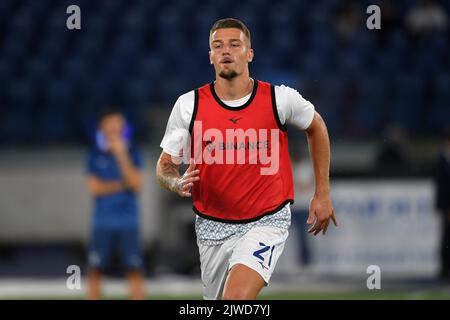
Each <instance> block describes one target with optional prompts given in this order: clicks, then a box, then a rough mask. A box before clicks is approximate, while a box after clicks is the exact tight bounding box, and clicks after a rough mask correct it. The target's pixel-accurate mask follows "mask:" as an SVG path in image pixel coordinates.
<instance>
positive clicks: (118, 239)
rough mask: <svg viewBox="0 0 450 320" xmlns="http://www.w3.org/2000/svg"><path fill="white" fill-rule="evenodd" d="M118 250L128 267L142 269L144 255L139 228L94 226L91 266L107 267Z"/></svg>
mask: <svg viewBox="0 0 450 320" xmlns="http://www.w3.org/2000/svg"><path fill="white" fill-rule="evenodd" d="M115 250H117V251H118V253H119V255H120V258H121V261H122V265H123V266H124V267H125V268H126V269H141V268H142V256H141V248H140V243H139V230H138V228H126V229H109V228H94V229H93V230H92V234H91V242H90V245H89V257H88V262H89V266H90V267H92V268H98V269H104V268H106V267H107V266H108V265H109V264H110V262H111V258H112V256H113V253H114V251H115Z"/></svg>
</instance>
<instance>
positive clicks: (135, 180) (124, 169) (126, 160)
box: [110, 139, 142, 192]
mask: <svg viewBox="0 0 450 320" xmlns="http://www.w3.org/2000/svg"><path fill="white" fill-rule="evenodd" d="M110 148H111V151H112V153H113V154H114V156H115V158H116V161H117V164H118V166H119V169H120V172H121V173H122V177H123V182H124V185H125V187H127V188H128V189H131V190H133V191H134V192H139V191H140V190H141V188H142V172H141V171H140V170H139V169H138V168H137V167H136V166H135V165H134V163H133V161H132V159H131V158H130V156H129V154H128V150H127V148H126V145H125V142H124V141H123V140H122V139H117V140H114V141H111V142H110Z"/></svg>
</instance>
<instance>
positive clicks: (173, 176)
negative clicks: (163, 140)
mask: <svg viewBox="0 0 450 320" xmlns="http://www.w3.org/2000/svg"><path fill="white" fill-rule="evenodd" d="M176 162H177V163H180V162H179V161H176ZM176 162H175V161H173V156H171V155H170V154H168V153H166V152H164V151H163V152H162V153H161V156H160V157H159V159H158V162H157V164H156V177H157V179H158V182H159V184H160V185H161V187H163V188H165V189H167V190H169V191H172V192H175V193H178V194H179V195H180V196H182V197H190V196H191V195H192V194H191V188H192V186H193V185H194V182H195V181H198V180H200V177H199V176H198V175H199V173H200V170H198V169H195V164H194V162H193V161H191V163H190V164H189V167H188V169H187V170H186V172H185V173H184V174H183V175H182V176H180V171H179V168H180V165H179V164H177V163H176Z"/></svg>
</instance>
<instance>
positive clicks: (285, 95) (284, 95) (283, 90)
mask: <svg viewBox="0 0 450 320" xmlns="http://www.w3.org/2000/svg"><path fill="white" fill-rule="evenodd" d="M274 88H275V96H276V98H280V99H289V98H290V97H292V96H295V95H299V94H300V93H299V92H298V91H297V90H296V89H294V88H291V87H289V86H286V85H284V84H282V85H275V86H274Z"/></svg>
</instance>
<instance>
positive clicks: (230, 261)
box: [156, 19, 337, 299]
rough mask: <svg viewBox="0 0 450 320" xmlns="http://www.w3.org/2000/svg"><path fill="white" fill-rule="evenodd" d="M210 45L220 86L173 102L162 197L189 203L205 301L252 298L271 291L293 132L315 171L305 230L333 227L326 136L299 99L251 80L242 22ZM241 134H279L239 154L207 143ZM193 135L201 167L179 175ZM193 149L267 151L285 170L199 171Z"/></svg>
mask: <svg viewBox="0 0 450 320" xmlns="http://www.w3.org/2000/svg"><path fill="white" fill-rule="evenodd" d="M209 40H210V52H209V57H210V63H211V64H212V65H213V66H214V69H215V73H216V75H215V78H216V79H215V82H213V83H210V84H207V85H204V86H202V87H201V88H199V89H196V90H193V91H190V92H188V93H186V94H184V95H182V96H180V97H179V99H178V100H177V102H176V103H175V106H174V108H173V110H172V113H171V115H170V118H169V121H168V124H167V128H166V133H165V136H164V138H163V140H162V142H161V147H162V149H163V152H162V154H161V156H160V158H159V160H158V164H157V168H156V170H157V177H158V180H159V182H160V184H161V185H162V186H163V187H165V188H166V189H168V190H171V191H173V192H176V193H178V194H179V195H180V196H182V197H190V196H191V195H192V196H193V202H194V211H195V213H196V214H197V219H196V233H197V243H198V246H199V251H200V262H201V273H202V281H203V285H204V292H203V296H204V298H205V299H221V298H222V299H255V298H256V297H257V295H258V293H259V292H260V291H261V289H262V288H263V287H264V286H265V285H267V284H268V283H269V279H270V276H271V275H272V272H273V270H274V267H275V264H276V262H277V260H278V258H279V256H280V255H281V253H282V251H283V248H284V243H285V241H286V239H287V236H288V228H289V226H290V223H291V212H290V203H292V202H293V198H294V191H293V189H294V187H293V178H292V167H291V163H290V159H289V152H288V150H287V133H286V124H288V123H289V124H292V125H293V126H296V127H298V128H299V129H301V130H305V131H306V133H307V137H308V142H309V147H310V151H311V156H312V161H313V166H314V174H315V194H314V197H313V199H312V201H311V206H310V214H309V218H308V223H309V224H312V223H314V222H315V224H314V225H313V226H312V227H311V229H310V230H309V232H311V233H313V234H314V235H317V234H318V233H320V232H323V233H324V234H325V233H326V231H327V228H328V226H329V223H330V219H332V220H333V221H334V223H335V224H336V225H337V221H336V216H335V214H334V211H333V206H332V202H331V199H330V185H329V165H330V146H329V139H328V133H327V129H326V126H325V123H324V121H323V120H322V118H321V117H320V115H319V114H318V113H317V112H315V111H314V106H313V105H312V104H311V103H310V102H309V101H307V100H305V99H304V98H303V97H302V96H301V95H300V94H299V93H298V92H297V91H296V90H294V89H292V88H289V87H286V86H273V85H270V84H269V83H266V82H262V81H258V80H254V79H252V78H250V75H249V68H248V64H249V62H251V61H252V59H253V49H252V48H251V40H250V32H249V30H248V29H247V27H246V26H245V25H244V24H243V23H242V22H241V21H239V20H236V19H222V20H219V21H217V22H216V23H215V24H214V25H213V27H212V29H211V30H210V39H209ZM293 41H294V39H293ZM200 126H202V128H200ZM199 128H200V129H199ZM236 129H241V131H247V130H250V131H253V132H261V130H262V131H264V132H267V131H270V132H271V133H272V132H276V133H278V134H279V135H278V136H277V138H274V139H272V136H271V137H266V138H263V137H261V136H260V137H259V138H256V139H255V138H254V137H253V138H252V137H247V138H246V139H247V140H246V143H243V144H242V145H241V144H240V145H239V146H238V145H237V144H236V143H235V140H233V141H226V142H221V141H216V140H214V141H211V140H208V139H206V141H205V140H204V135H205V133H206V132H207V130H211V131H215V132H216V133H217V132H219V133H220V134H221V135H222V136H226V132H227V130H228V131H229V130H236ZM197 131H199V132H198V134H199V135H200V136H197V133H196V132H197ZM189 136H190V137H191V138H192V141H191V144H190V146H191V152H192V153H191V156H193V157H195V162H196V163H194V161H193V160H191V163H190V165H189V168H188V169H187V171H186V172H185V173H184V174H183V175H182V176H180V173H179V164H180V161H179V160H180V158H179V157H181V156H183V157H184V156H185V155H186V154H185V153H184V151H186V148H185V146H184V145H183V144H184V143H186V141H189V139H188V138H189ZM272 145H274V146H272ZM197 146H200V147H201V148H205V149H206V150H213V152H216V154H217V153H218V152H220V151H221V150H224V153H225V154H228V155H233V154H235V153H238V152H237V150H236V149H237V148H239V149H240V148H241V146H242V148H243V149H245V152H246V154H245V157H246V160H248V159H249V157H250V153H252V152H253V151H254V150H255V149H258V151H259V150H261V149H269V148H270V150H271V151H270V152H274V153H276V154H274V156H275V158H276V160H277V161H279V168H278V170H275V172H273V173H272V174H267V175H265V174H264V175H263V174H261V172H262V171H261V170H262V169H263V168H264V167H265V165H263V164H262V161H261V159H259V160H258V163H256V164H235V163H233V164H229V163H226V164H219V163H212V164H207V163H206V159H203V162H201V163H199V160H201V159H199V158H197V155H198V151H199V150H197ZM274 148H279V152H276V151H275V149H274ZM183 149H184V151H183ZM200 152H201V150H200ZM205 152H208V151H205ZM201 153H202V154H204V153H203V152H201ZM200 156H201V155H200Z"/></svg>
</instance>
